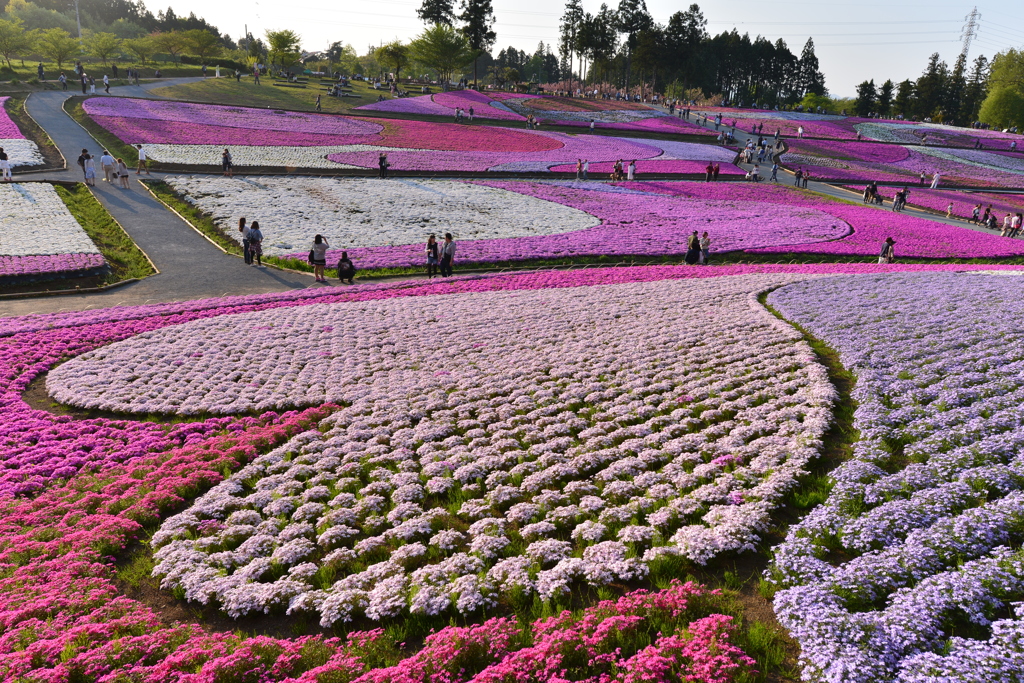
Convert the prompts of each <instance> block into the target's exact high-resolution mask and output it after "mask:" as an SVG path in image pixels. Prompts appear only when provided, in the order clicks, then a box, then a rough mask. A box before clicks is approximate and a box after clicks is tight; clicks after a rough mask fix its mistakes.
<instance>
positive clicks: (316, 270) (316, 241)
mask: <svg viewBox="0 0 1024 683" xmlns="http://www.w3.org/2000/svg"><path fill="white" fill-rule="evenodd" d="M328 246H329V245H328V244H327V240H326V239H324V236H323V235H317V236H316V237H314V238H313V248H312V249H311V250H310V251H309V262H310V263H312V264H313V277H315V278H316V281H317V282H327V278H325V277H324V267H325V266H326V265H327V247H328Z"/></svg>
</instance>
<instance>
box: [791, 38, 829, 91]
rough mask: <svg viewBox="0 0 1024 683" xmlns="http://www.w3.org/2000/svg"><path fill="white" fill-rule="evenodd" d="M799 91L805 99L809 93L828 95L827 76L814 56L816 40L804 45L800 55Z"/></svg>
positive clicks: (809, 40)
mask: <svg viewBox="0 0 1024 683" xmlns="http://www.w3.org/2000/svg"><path fill="white" fill-rule="evenodd" d="M798 71H799V74H800V76H799V79H798V84H799V85H798V89H799V91H800V92H799V96H800V97H803V96H804V95H807V94H808V93H812V94H814V95H826V94H828V90H826V89H825V74H823V73H821V70H820V69H819V65H818V57H817V56H816V55H815V54H814V39H813V38H808V39H807V42H806V43H804V49H803V52H801V53H800V62H799V67H798Z"/></svg>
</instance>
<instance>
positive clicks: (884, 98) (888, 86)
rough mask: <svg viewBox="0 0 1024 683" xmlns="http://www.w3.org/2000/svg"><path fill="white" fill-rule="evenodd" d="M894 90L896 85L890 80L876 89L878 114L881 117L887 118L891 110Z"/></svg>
mask: <svg viewBox="0 0 1024 683" xmlns="http://www.w3.org/2000/svg"><path fill="white" fill-rule="evenodd" d="M895 90H896V84H895V83H893V82H892V80H887V81H886V82H885V83H883V84H882V87H880V88H879V89H878V113H879V114H881V115H882V116H889V112H890V111H891V110H892V96H893V91H895Z"/></svg>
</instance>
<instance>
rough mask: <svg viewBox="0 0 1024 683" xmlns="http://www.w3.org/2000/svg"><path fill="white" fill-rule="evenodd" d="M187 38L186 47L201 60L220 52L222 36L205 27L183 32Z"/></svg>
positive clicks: (183, 35) (210, 57)
mask: <svg viewBox="0 0 1024 683" xmlns="http://www.w3.org/2000/svg"><path fill="white" fill-rule="evenodd" d="M182 37H183V38H184V39H185V49H187V50H188V51H189V52H190V53H192V54H193V55H195V56H196V57H198V58H199V60H200V61H203V62H205V61H207V60H209V59H212V58H214V57H216V56H217V55H219V54H220V52H221V45H220V38H219V37H218V36H216V35H214V34H213V33H210V32H209V31H206V30H203V29H198V28H197V29H192V30H189V31H185V32H184V33H183V34H182Z"/></svg>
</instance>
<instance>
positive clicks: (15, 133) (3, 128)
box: [0, 97, 25, 140]
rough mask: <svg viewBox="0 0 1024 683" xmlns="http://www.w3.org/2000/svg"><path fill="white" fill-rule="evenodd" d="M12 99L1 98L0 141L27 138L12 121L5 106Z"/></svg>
mask: <svg viewBox="0 0 1024 683" xmlns="http://www.w3.org/2000/svg"><path fill="white" fill-rule="evenodd" d="M9 99H11V98H10V97H0V140H24V139H25V136H24V134H22V132H21V130H19V129H18V126H17V124H15V123H14V121H12V120H11V117H10V116H9V115H8V113H7V109H6V108H5V104H6V102H7V100H9Z"/></svg>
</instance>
